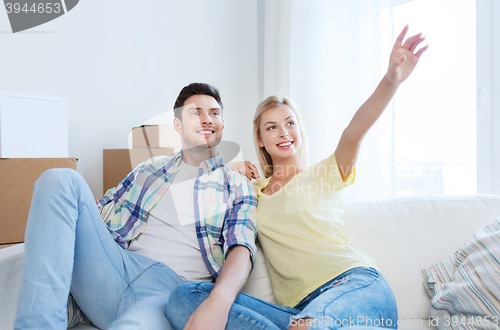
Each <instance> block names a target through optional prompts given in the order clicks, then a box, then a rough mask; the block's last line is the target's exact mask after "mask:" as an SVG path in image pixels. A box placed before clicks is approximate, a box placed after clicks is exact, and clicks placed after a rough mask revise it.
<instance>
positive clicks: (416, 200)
mask: <svg viewBox="0 0 500 330" xmlns="http://www.w3.org/2000/svg"><path fill="white" fill-rule="evenodd" d="M345 206H346V218H345V226H346V231H347V234H348V236H349V237H350V238H351V240H352V241H353V242H354V243H355V244H356V245H358V246H359V247H360V248H361V249H363V250H364V251H366V252H367V253H368V254H370V255H371V256H372V257H373V258H374V259H375V260H377V262H378V263H379V266H380V269H381V271H382V273H383V274H384V276H385V277H386V278H387V280H388V282H389V284H390V285H391V287H392V289H393V291H394V294H395V296H396V300H397V304H398V310H399V318H400V323H399V328H400V329H431V328H433V327H432V326H431V325H429V319H428V315H429V305H430V298H429V297H428V295H427V293H426V292H425V290H424V286H423V281H422V277H421V274H420V270H421V269H422V268H426V267H429V266H431V265H433V264H435V263H437V262H439V261H440V260H441V259H443V258H445V257H446V256H448V255H449V254H451V253H453V252H454V251H455V250H456V249H458V248H459V247H460V246H461V245H462V244H463V243H465V242H467V241H468V240H469V239H470V237H471V236H472V235H473V234H474V233H475V232H476V231H477V230H478V229H480V228H482V227H483V226H485V225H486V224H487V223H489V222H491V221H492V220H494V219H495V218H496V217H497V216H498V215H499V214H500V196H493V195H471V196H422V197H406V198H397V199H388V200H380V201H374V202H359V203H351V204H346V205H345ZM22 261H23V245H22V244H20V245H16V246H13V247H9V248H5V249H0V329H2V330H9V329H12V323H13V320H14V315H15V309H16V300H17V294H18V292H19V287H20V274H21V268H22ZM244 292H247V293H250V294H252V295H254V296H257V297H260V298H263V299H266V300H273V299H274V297H273V296H272V290H271V286H270V281H269V277H268V275H267V270H266V267H265V261H264V258H263V255H262V252H261V251H260V252H259V256H258V262H257V264H256V265H255V268H254V271H253V272H252V274H251V276H250V279H249V281H248V283H247V285H246V286H245V288H244ZM75 329H78V330H83V329H95V328H94V327H91V326H79V327H77V328H75Z"/></svg>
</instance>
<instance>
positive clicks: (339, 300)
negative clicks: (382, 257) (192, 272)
mask: <svg viewBox="0 0 500 330" xmlns="http://www.w3.org/2000/svg"><path fill="white" fill-rule="evenodd" d="M295 308H297V309H300V310H302V311H301V312H300V313H299V314H298V315H296V316H294V317H293V318H292V325H301V324H306V325H309V324H310V327H309V329H310V330H313V329H314V330H319V329H337V328H342V327H383V328H392V329H396V328H397V321H398V313H397V306H396V300H395V298H394V295H393V293H392V290H391V288H390V287H389V284H388V283H387V281H386V280H385V279H384V277H383V276H382V275H381V274H380V273H379V272H378V271H376V270H375V269H373V268H364V267H360V268H354V269H351V270H349V271H347V272H345V273H344V274H342V275H340V276H338V277H337V278H335V279H333V280H332V281H330V282H328V283H326V284H325V285H323V286H321V287H320V288H318V289H317V290H316V291H314V292H313V293H311V294H310V295H309V296H307V297H306V298H305V299H304V300H302V301H301V302H300V303H299V304H298V305H297V306H295ZM305 318H309V319H310V320H306V319H305ZM306 322H309V323H306ZM311 322H313V323H311Z"/></svg>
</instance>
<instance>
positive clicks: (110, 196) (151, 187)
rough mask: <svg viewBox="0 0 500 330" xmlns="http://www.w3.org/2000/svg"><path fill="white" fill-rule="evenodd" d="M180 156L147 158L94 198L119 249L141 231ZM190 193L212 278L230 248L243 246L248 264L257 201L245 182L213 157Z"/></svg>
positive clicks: (203, 250) (254, 228) (169, 180)
mask: <svg viewBox="0 0 500 330" xmlns="http://www.w3.org/2000/svg"><path fill="white" fill-rule="evenodd" d="M181 153H182V152H179V153H178V154H177V155H175V156H161V157H155V158H151V159H149V160H148V161H146V162H144V163H142V164H140V165H138V166H137V167H136V168H135V169H134V170H133V171H132V172H131V173H130V174H128V175H127V176H126V177H125V179H123V180H122V182H120V184H119V185H118V186H117V187H116V188H111V189H109V190H108V191H107V192H106V194H105V195H104V197H103V198H102V199H101V200H99V202H98V207H99V209H100V212H101V216H102V218H103V220H104V222H105V223H106V225H107V226H108V228H109V231H110V233H111V234H112V235H113V237H114V239H115V240H116V242H118V243H119V244H120V245H121V246H122V247H123V248H127V246H128V242H129V241H130V240H132V239H134V238H135V237H137V235H139V234H140V233H141V232H142V231H144V230H145V229H146V219H147V217H148V215H149V212H150V211H151V209H152V208H153V207H154V206H155V205H156V203H157V202H158V201H159V200H160V198H161V197H162V196H163V194H164V193H165V192H166V191H167V189H168V187H169V186H170V183H171V182H172V180H173V178H174V177H175V174H176V173H177V172H178V171H179V164H180V162H181ZM194 190H195V191H194V205H193V206H194V211H195V212H194V214H195V220H196V234H197V237H198V243H199V245H200V249H201V253H202V255H203V259H204V260H205V263H206V265H207V266H208V268H209V269H210V272H211V273H212V274H213V275H214V277H215V278H217V276H218V275H219V272H220V270H221V268H222V264H223V262H224V259H225V256H226V254H227V252H228V250H229V249H230V248H231V247H233V246H235V245H243V246H246V247H247V248H248V249H249V250H250V253H251V257H252V261H254V258H255V255H256V247H255V237H256V235H257V227H256V226H257V215H256V207H257V198H256V195H255V191H254V188H253V187H251V186H250V183H249V182H248V180H247V179H246V178H245V177H243V176H242V175H240V174H237V173H235V172H233V171H232V170H230V169H229V168H228V167H227V166H225V165H223V164H222V158H221V157H220V156H216V157H213V158H210V159H208V160H207V161H205V162H203V163H202V164H201V165H200V170H199V174H198V177H197V178H196V179H195V184H194ZM172 253H175V251H172Z"/></svg>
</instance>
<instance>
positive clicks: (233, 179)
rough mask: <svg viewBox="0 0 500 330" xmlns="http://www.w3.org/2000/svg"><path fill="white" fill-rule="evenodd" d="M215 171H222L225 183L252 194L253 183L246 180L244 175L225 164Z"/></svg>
mask: <svg viewBox="0 0 500 330" xmlns="http://www.w3.org/2000/svg"><path fill="white" fill-rule="evenodd" d="M216 171H220V173H224V177H225V180H226V181H227V182H226V183H227V184H228V185H229V186H231V187H236V188H237V189H240V190H243V191H245V192H248V194H253V192H254V188H253V184H252V183H251V182H250V181H248V179H247V178H246V176H244V175H242V174H240V173H238V172H235V171H233V170H232V169H231V168H229V166H227V165H221V166H220V167H219V168H218V169H217V170H216Z"/></svg>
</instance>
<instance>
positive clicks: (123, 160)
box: [103, 125, 182, 194]
mask: <svg viewBox="0 0 500 330" xmlns="http://www.w3.org/2000/svg"><path fill="white" fill-rule="evenodd" d="M181 147H182V145H181V139H180V136H179V134H178V133H177V132H176V131H175V129H174V128H173V127H172V126H166V125H143V126H139V127H134V128H133V129H132V149H104V150H103V194H104V193H106V191H107V190H108V189H110V188H113V187H116V186H117V185H118V184H119V183H120V181H122V180H123V179H124V178H125V176H127V174H129V173H130V172H131V171H132V170H133V169H134V168H135V167H136V166H137V165H139V164H140V163H142V162H144V161H146V160H148V159H149V158H152V157H156V156H171V155H174V154H176V153H177V152H179V150H180V149H181Z"/></svg>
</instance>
